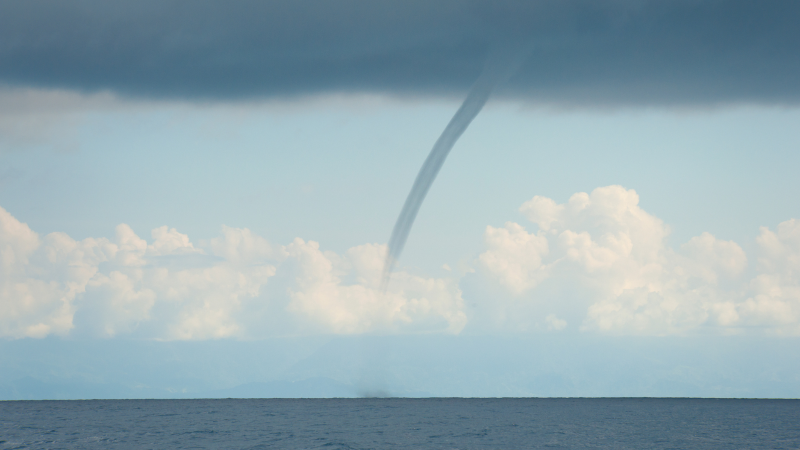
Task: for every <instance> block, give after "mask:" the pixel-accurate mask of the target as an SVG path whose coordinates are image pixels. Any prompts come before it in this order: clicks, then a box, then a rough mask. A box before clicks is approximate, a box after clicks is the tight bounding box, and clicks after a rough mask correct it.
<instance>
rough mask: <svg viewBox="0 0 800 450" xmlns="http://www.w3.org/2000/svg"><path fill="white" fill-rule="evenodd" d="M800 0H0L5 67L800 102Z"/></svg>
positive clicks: (49, 75) (352, 86) (209, 92)
mask: <svg viewBox="0 0 800 450" xmlns="http://www.w3.org/2000/svg"><path fill="white" fill-rule="evenodd" d="M798 23H800V2H797V1H795V0H775V1H767V2H754V1H745V0H729V1H723V0H670V1H666V0H659V1H656V0H653V1H631V0H627V1H626V0H616V1H613V0H612V1H603V2H597V1H591V0H557V1H556V0H553V1H512V0H491V1H488V0H486V1H485V0H473V1H468V0H465V1H454V0H438V1H429V0H402V1H401V0H388V1H379V0H336V1H333V0H285V1H280V0H274V1H268V2H265V1H255V0H239V1H224V2H223V1H218V0H193V1H188V0H135V1H133V0H126V1H119V2H107V1H104V0H84V1H77V0H76V1H69V2H65V1H59V0H26V1H24V2H21V1H14V0H0V83H4V84H7V85H12V86H36V87H52V88H67V89H77V90H81V91H96V90H103V89H108V90H112V91H114V92H118V93H120V94H123V95H127V96H134V97H150V98H183V99H212V100H213V99H249V98H264V97H275V96H291V95H303V94H313V93H319V92H330V91H345V92H383V93H392V94H400V95H404V94H414V95H463V93H464V92H466V90H467V89H468V88H469V86H470V84H471V83H472V82H473V81H474V80H475V79H476V78H477V76H478V74H479V73H480V71H481V68H482V66H483V63H484V60H485V58H486V55H487V54H488V53H489V52H490V51H492V49H494V48H496V47H503V46H505V45H508V44H509V43H510V42H513V43H519V42H523V43H525V44H526V45H530V46H531V48H532V51H531V56H530V58H529V59H528V60H527V62H526V63H525V64H523V65H522V67H521V68H520V70H519V72H518V73H517V75H516V76H514V77H513V78H512V79H511V80H510V81H509V82H508V83H507V84H506V86H505V87H504V89H502V90H501V91H500V92H499V94H500V95H504V96H507V97H515V98H522V99H525V100H530V101H540V102H555V103H561V104H600V105H602V104H626V103H632V104H655V105H663V104H708V103H717V102H723V103H725V102H756V103H778V104H796V103H798V102H800V27H798V26H797V24H798Z"/></svg>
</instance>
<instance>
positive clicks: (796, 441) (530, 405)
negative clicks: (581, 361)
mask: <svg viewBox="0 0 800 450" xmlns="http://www.w3.org/2000/svg"><path fill="white" fill-rule="evenodd" d="M0 448H2V449H11V448H36V449H59V448H69V449H73V448H74V449H78V448H80V449H122V448H141V449H148V448H152V449H184V448H211V449H217V448H219V449H223V448H224V449H231V448H235V449H250V448H252V449H256V448H287V449H312V448H327V449H373V448H374V449H417V448H432V449H518V448H609V449H611V448H613V449H625V448H629V449H650V448H658V449H676V448H680V449H705V448H709V449H710V448H713V449H733V448H753V449H754V448H769V449H798V448H800V401H799V400H722V399H720V400H715V399H455V398H451V399H264V400H259V399H254V400H237V399H227V400H87V401H75V400H65V401H8V402H0Z"/></svg>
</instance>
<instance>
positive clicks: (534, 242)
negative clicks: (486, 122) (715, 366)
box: [480, 186, 800, 335]
mask: <svg viewBox="0 0 800 450" xmlns="http://www.w3.org/2000/svg"><path fill="white" fill-rule="evenodd" d="M520 211H521V212H522V213H523V214H524V215H525V216H526V217H527V218H528V219H529V220H530V221H531V222H532V223H533V224H534V225H535V227H536V228H537V229H536V231H535V232H529V231H527V230H526V229H525V228H524V227H523V226H522V225H519V224H517V223H514V222H509V223H506V224H505V226H504V227H499V228H496V227H492V226H489V227H487V228H486V233H485V236H484V237H485V241H486V246H487V250H486V251H485V252H484V253H483V254H481V255H480V265H481V268H482V269H483V271H484V273H485V275H487V276H488V277H490V278H492V279H494V280H495V282H497V283H498V284H499V285H501V286H502V287H503V288H504V289H505V290H507V292H508V293H510V294H511V297H512V300H511V301H510V302H509V303H507V304H506V306H505V307H506V308H508V309H510V310H520V309H525V308H524V306H525V305H526V304H527V305H529V306H531V307H532V308H533V309H534V310H536V312H534V313H533V314H532V315H530V314H529V315H526V316H524V317H525V319H523V320H525V321H529V322H537V321H538V322H539V323H540V326H541V328H543V329H544V328H550V329H556V328H558V327H559V326H560V327H561V328H564V327H565V326H567V323H566V322H569V323H571V324H572V325H573V326H575V327H579V328H580V329H582V330H584V331H599V332H608V333H616V334H656V335H666V334H685V333H690V332H696V331H698V330H706V331H709V330H712V329H716V330H717V331H721V332H728V333H741V332H752V331H756V332H762V331H766V332H770V333H779V334H792V335H796V334H798V333H800V290H799V289H800V288H799V287H798V286H800V277H798V273H800V271H798V264H797V261H798V257H800V238H799V237H800V223H798V222H797V221H796V220H789V221H786V222H783V223H781V224H779V225H778V228H777V231H772V230H770V229H768V228H766V227H764V228H762V229H761V234H760V235H759V237H758V239H757V243H758V258H756V261H755V264H754V265H753V264H748V258H747V256H746V254H745V252H744V251H743V250H742V248H741V247H740V246H739V245H738V244H737V243H735V242H732V241H724V240H720V239H717V238H716V237H714V236H713V235H712V234H710V233H703V234H701V235H700V236H696V237H693V238H692V239H690V240H689V241H688V242H686V243H684V244H683V245H681V246H680V247H679V248H676V249H673V248H670V247H669V246H668V245H667V239H666V238H667V236H668V234H669V228H668V227H667V226H666V225H665V224H664V223H663V222H662V221H661V220H660V219H658V218H657V217H655V216H653V215H651V214H649V213H647V212H646V211H644V210H643V209H642V208H641V207H640V206H639V196H638V195H637V194H636V192H635V191H633V190H628V189H625V188H623V187H621V186H607V187H602V188H597V189H595V190H594V191H592V192H591V193H589V194H587V193H584V192H581V193H577V194H575V195H573V196H572V197H570V199H569V201H567V202H566V203H564V204H558V203H556V202H555V201H553V200H551V199H549V198H546V197H540V196H536V197H533V198H532V199H531V200H529V201H527V202H525V203H524V204H523V205H522V206H521V207H520ZM749 265H750V270H747V269H748V266H749ZM496 306H497V307H501V305H496ZM555 311H558V312H559V313H561V314H571V317H568V318H567V320H566V321H565V322H564V323H561V322H558V321H557V320H563V319H560V316H559V315H558V314H555V313H554V312H555ZM506 315H507V316H509V317H514V316H517V315H519V313H518V312H517V313H515V314H510V313H507V314H506Z"/></svg>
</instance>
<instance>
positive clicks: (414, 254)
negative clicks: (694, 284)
mask: <svg viewBox="0 0 800 450" xmlns="http://www.w3.org/2000/svg"><path fill="white" fill-rule="evenodd" d="M116 105H117V106H116V108H113V109H112V108H103V109H99V110H88V111H79V112H78V113H72V114H70V115H68V116H69V117H63V118H58V119H56V122H57V123H55V124H53V123H50V124H48V128H49V129H50V131H49V133H48V134H49V136H48V138H47V139H46V140H39V141H38V142H36V143H35V144H33V143H29V142H24V141H22V142H20V141H19V140H18V141H17V142H11V143H6V144H5V146H4V149H3V154H2V160H1V162H0V163H2V173H3V174H4V181H3V185H2V190H0V204H2V205H3V206H4V207H5V208H6V209H7V210H8V211H9V212H11V213H12V214H14V215H15V217H17V218H18V219H20V220H22V221H24V222H26V223H28V224H29V225H30V226H31V227H32V228H33V229H34V230H35V231H37V232H39V233H42V234H46V233H49V232H53V231H63V232H66V233H67V234H69V235H70V236H72V237H73V238H76V239H82V238H85V237H90V236H93V237H100V236H105V237H111V236H112V235H113V232H114V227H115V226H116V225H118V224H119V223H127V224H129V225H131V226H132V227H133V229H134V230H135V231H136V232H137V233H139V234H140V235H146V234H147V233H149V230H151V229H153V228H155V227H157V226H161V225H168V226H170V227H175V228H177V229H178V231H180V232H182V233H185V234H188V235H189V236H190V237H191V238H192V239H194V240H197V239H209V238H212V237H214V236H216V235H217V233H218V232H219V227H220V226H221V225H229V226H233V227H244V228H249V229H251V230H253V231H256V232H257V233H259V234H260V235H262V236H264V237H266V238H267V239H269V240H272V241H275V242H279V243H285V242H288V241H290V240H291V239H293V238H295V237H302V238H304V239H313V240H317V241H320V242H321V243H322V245H323V246H324V247H325V248H327V249H330V250H334V251H338V252H341V251H344V250H346V249H347V248H349V247H351V246H354V245H359V244H362V243H366V242H374V243H385V242H386V240H387V239H388V233H389V231H390V230H391V225H392V224H393V221H394V219H395V218H396V215H397V212H398V211H399V207H400V206H401V205H402V202H403V200H404V198H405V195H406V193H407V190H408V189H409V187H410V184H411V181H413V178H414V176H415V175H416V172H417V170H418V169H419V165H420V164H421V161H422V160H423V159H424V158H425V156H426V155H427V152H428V151H429V149H430V146H431V145H432V144H431V143H432V142H433V141H435V140H436V137H437V136H438V133H440V132H441V129H442V128H443V127H444V125H445V124H446V123H447V121H448V120H449V118H450V116H451V114H452V113H453V112H454V110H455V109H456V108H457V106H458V104H457V102H455V101H453V102H447V101H436V102H431V101H427V102H426V101H423V100H408V101H400V100H396V99H391V98H347V97H336V98H328V99H324V100H316V101H315V100H306V101H300V102H296V103H293V102H282V103H267V104H255V105H237V104H217V105H187V104H183V105H180V104H178V105H172V104H148V103H145V104H137V103H131V102H124V101H122V102H117V103H116ZM64 116H67V114H64ZM798 119H800V111H798V110H796V109H792V108H778V107H758V106H740V107H724V108H723V107H720V108H714V109H710V108H708V109H688V108H687V109H674V108H673V109H633V108H627V109H614V110H598V109H577V110H553V109H549V108H536V107H534V106H532V105H527V104H520V103H510V102H499V101H496V102H493V103H492V102H490V104H489V105H488V106H487V107H486V109H485V110H484V111H483V112H482V113H481V115H480V116H479V117H478V118H477V119H476V120H475V121H474V123H473V124H472V126H471V127H470V128H469V129H468V131H467V132H466V133H465V134H464V136H463V137H462V139H461V140H460V141H459V142H458V143H457V145H456V148H455V149H454V151H453V153H452V155H451V156H450V158H449V159H448V161H447V163H446V165H445V167H444V169H443V170H442V172H441V174H440V177H439V179H437V181H436V183H435V184H434V187H433V189H432V190H431V193H430V195H429V196H428V198H427V199H426V203H425V204H424V206H423V208H422V210H421V213H420V215H419V218H418V222H417V223H416V224H415V227H414V229H413V234H412V236H411V239H410V240H409V242H408V249H407V251H406V253H405V254H404V255H403V262H404V263H405V264H410V265H413V266H419V267H424V268H426V269H436V268H438V267H440V266H441V265H442V264H444V263H448V264H451V265H452V264H453V263H455V262H457V261H458V260H460V259H463V258H472V257H474V256H475V254H477V253H478V252H480V250H481V247H480V245H481V242H480V236H481V234H482V232H483V229H484V228H485V227H486V225H494V226H500V225H502V224H503V223H504V222H505V221H507V220H519V219H520V215H519V213H518V212H517V211H516V210H517V208H518V207H519V205H520V204H522V202H524V201H525V200H528V199H530V198H531V197H533V196H534V195H543V196H547V197H550V198H553V199H555V200H557V201H559V202H564V201H566V199H567V198H568V197H569V196H570V195H572V194H573V193H575V192H581V191H583V192H589V191H591V190H592V189H594V188H596V187H600V186H606V185H611V184H619V185H622V186H624V187H626V188H629V189H635V190H636V191H637V192H638V193H639V195H640V197H641V206H642V207H643V208H644V209H645V210H646V211H648V212H650V213H652V214H654V215H656V216H657V217H659V218H661V219H663V220H664V221H665V222H666V223H667V224H669V225H670V226H671V229H672V239H673V243H674V244H680V243H683V242H685V241H686V240H688V239H689V238H691V237H692V236H696V235H699V234H700V233H702V232H704V231H707V232H711V233H712V234H714V235H715V236H717V237H719V238H722V239H726V240H734V241H736V242H738V243H740V245H745V246H747V245H750V244H751V241H753V240H754V238H755V236H756V234H757V232H758V228H759V227H760V226H768V227H774V226H775V225H776V224H777V223H779V222H782V221H783V220H787V219H789V218H793V217H797V216H799V215H800V211H799V209H800V206H798V203H797V202H795V201H793V200H794V193H795V192H798V190H799V189H798V188H800V177H795V176H794V175H795V172H796V169H795V168H796V167H797V166H798V158H800V156H798V155H800V153H798V151H797V149H798V148H800V135H798V134H797V133H796V132H795V131H794V126H795V124H796V123H798ZM59 120H63V123H58V121H59Z"/></svg>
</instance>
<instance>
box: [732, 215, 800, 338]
mask: <svg viewBox="0 0 800 450" xmlns="http://www.w3.org/2000/svg"><path fill="white" fill-rule="evenodd" d="M756 242H757V243H758V247H759V253H760V254H759V257H758V266H759V274H758V276H756V277H755V279H753V280H752V281H751V282H750V286H749V287H750V289H749V294H750V296H749V297H748V298H747V300H746V301H745V302H744V304H743V305H740V306H739V307H738V311H737V312H738V316H739V317H740V321H741V322H743V324H744V325H746V326H752V327H765V328H772V329H776V331H777V332H778V333H781V334H795V335H796V334H800V221H798V220H795V219H792V220H788V221H786V222H782V223H780V224H779V225H778V228H777V230H776V231H771V230H769V229H768V228H766V227H762V228H761V234H760V235H759V236H758V238H757V239H756Z"/></svg>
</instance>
